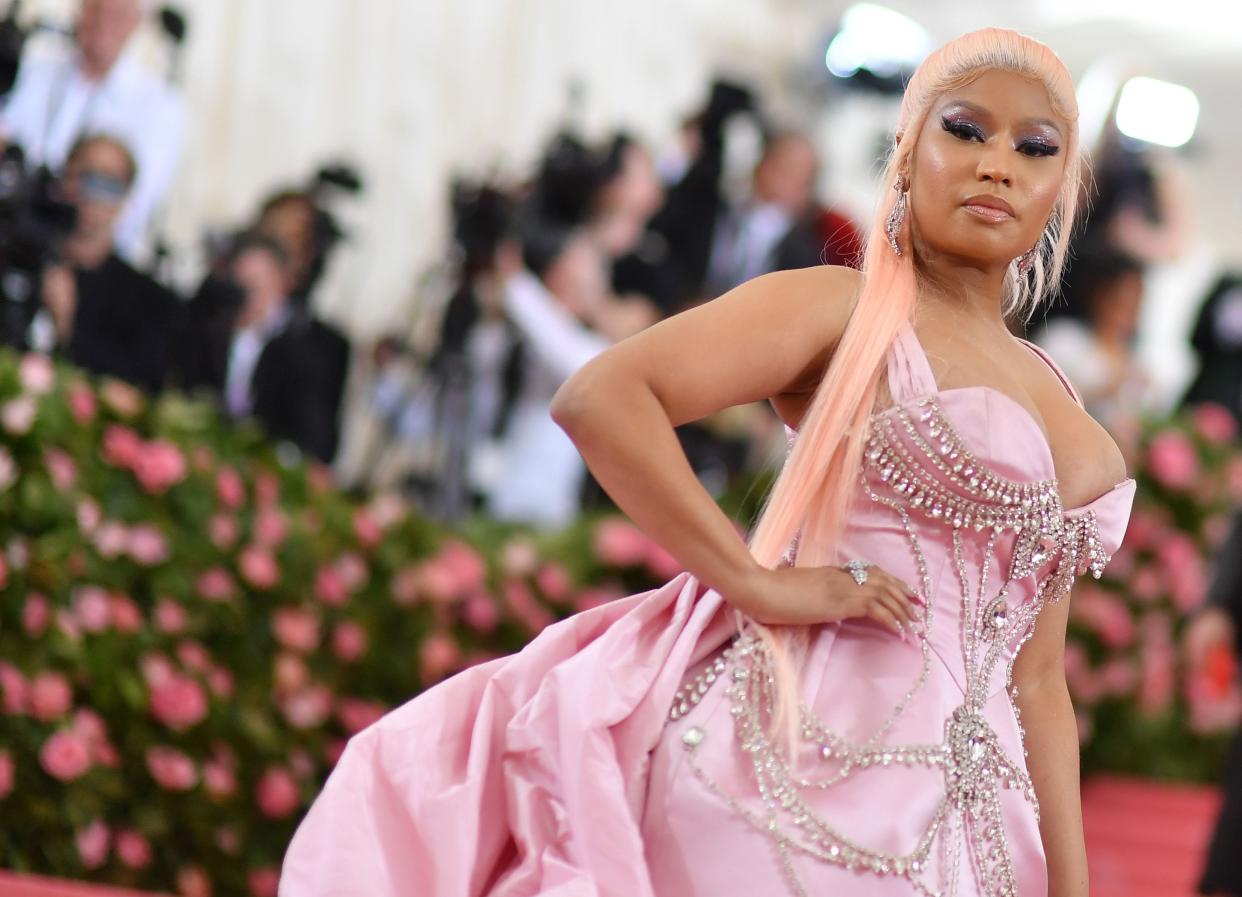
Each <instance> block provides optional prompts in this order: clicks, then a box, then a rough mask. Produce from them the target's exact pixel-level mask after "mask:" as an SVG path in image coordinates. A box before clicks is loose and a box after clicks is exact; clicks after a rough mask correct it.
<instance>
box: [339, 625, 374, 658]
mask: <svg viewBox="0 0 1242 897" xmlns="http://www.w3.org/2000/svg"><path fill="white" fill-rule="evenodd" d="M367 643H368V639H367V631H366V630H365V629H363V628H362V627H361V626H359V625H358V624H357V623H355V622H353V621H352V620H343V621H341V622H340V623H337V624H336V628H334V629H333V630H332V653H333V654H335V655H336V657H337V659H338V660H340V661H341V662H342V663H353V662H354V661H356V660H358V658H360V657H362V655H363V654H365V653H366V650H367Z"/></svg>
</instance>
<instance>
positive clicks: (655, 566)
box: [647, 541, 684, 579]
mask: <svg viewBox="0 0 1242 897" xmlns="http://www.w3.org/2000/svg"><path fill="white" fill-rule="evenodd" d="M647 569H648V570H650V571H651V573H652V575H653V576H655V577H656V578H657V579H672V578H673V577H675V576H677V575H679V574H680V573H681V572H682V571H683V569H684V568H683V567H682V565H681V563H679V562H678V560H677V558H675V557H673V556H672V555H671V554H669V552H668V550H667V549H666V548H665V547H664V546H663V545H661V544H659V543H658V542H655V541H652V542H651V543H650V545H649V546H648V548H647Z"/></svg>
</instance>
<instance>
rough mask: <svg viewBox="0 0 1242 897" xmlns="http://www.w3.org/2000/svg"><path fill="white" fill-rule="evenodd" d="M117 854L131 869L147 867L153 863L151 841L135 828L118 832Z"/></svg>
mask: <svg viewBox="0 0 1242 897" xmlns="http://www.w3.org/2000/svg"><path fill="white" fill-rule="evenodd" d="M116 855H117V857H118V858H119V859H120V861H121V862H122V863H124V864H125V865H126V866H128V867H129V868H131V869H145V868H146V867H147V866H149V865H151V842H150V841H148V840H147V839H146V838H144V837H143V836H142V835H140V834H138V832H136V831H134V830H133V829H122V830H120V831H118V832H117V833H116Z"/></svg>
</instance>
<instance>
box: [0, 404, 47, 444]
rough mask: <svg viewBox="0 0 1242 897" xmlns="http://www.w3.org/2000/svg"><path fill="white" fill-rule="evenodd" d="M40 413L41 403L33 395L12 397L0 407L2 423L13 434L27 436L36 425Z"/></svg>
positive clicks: (0, 420) (0, 423)
mask: <svg viewBox="0 0 1242 897" xmlns="http://www.w3.org/2000/svg"><path fill="white" fill-rule="evenodd" d="M38 414H39V403H38V402H36V401H35V399H34V397H33V396H20V397H18V398H16V399H10V400H9V401H7V402H5V403H4V405H3V406H2V407H0V425H3V426H4V429H5V432H7V433H8V434H9V435H11V436H25V435H26V434H27V433H29V432H30V428H31V427H33V426H34V422H35V417H37V416H38Z"/></svg>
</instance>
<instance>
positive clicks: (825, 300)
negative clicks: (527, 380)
mask: <svg viewBox="0 0 1242 897" xmlns="http://www.w3.org/2000/svg"><path fill="white" fill-rule="evenodd" d="M861 282H862V275H861V274H859V272H857V271H855V270H853V269H851V268H843V267H838V266H831V265H820V266H816V267H812V268H800V269H796V270H791V271H779V272H775V273H773V274H765V275H763V276H761V277H756V278H754V279H753V280H750V281H747V282H746V283H744V284H741V285H740V286H738V287H736V288H734V289H732V290H730V291H729V292H727V293H725V294H724V295H722V296H720V297H718V298H716V299H713V300H711V301H709V302H704V303H703V304H701V305H697V306H695V307H693V308H691V309H688V310H686V311H683V312H681V313H680V314H677V315H674V316H672V317H671V318H668V319H666V320H664V321H661V322H660V323H658V324H656V325H654V326H652V327H649V328H648V329H646V330H644V331H642V332H641V333H638V334H635V335H634V336H632V337H630V338H628V339H626V340H623V341H621V342H620V343H618V344H617V345H615V346H613V347H612V348H611V349H609V350H608V351H606V352H604V353H603V354H602V355H600V356H598V357H597V358H596V359H594V360H593V361H592V362H590V363H589V364H588V365H587V366H586V367H585V368H583V370H582V371H580V372H579V373H578V374H576V375H575V376H574V378H573V379H575V380H577V381H578V383H577V384H575V385H576V386H577V387H579V388H584V387H586V386H591V385H594V386H595V387H596V388H597V389H602V388H606V387H608V386H609V384H611V383H615V382H622V381H626V382H638V381H641V382H642V383H643V384H644V385H646V386H647V387H648V388H650V389H651V391H652V392H653V393H655V395H656V396H657V397H658V398H659V400H660V402H661V404H662V405H663V406H664V408H665V410H666V411H667V412H668V414H669V418H670V419H671V420H672V421H673V423H674V424H680V423H685V422H687V421H691V420H698V419H700V418H702V417H705V416H707V415H708V414H711V413H712V412H714V411H718V410H720V409H722V408H727V407H730V406H733V405H742V404H746V403H749V402H756V401H762V400H765V399H769V398H771V397H772V396H776V395H780V394H782V393H785V392H788V391H790V390H791V389H797V388H798V384H799V383H801V382H802V381H804V380H806V379H807V378H808V377H809V376H810V375H811V374H812V373H815V372H822V370H823V367H824V365H825V364H826V362H827V359H828V358H829V357H830V355H831V352H832V351H833V349H834V348H835V346H836V344H837V342H838V340H839V339H840V337H841V334H842V333H843V332H844V330H845V325H846V322H847V321H848V320H849V316H850V313H851V311H852V310H853V307H854V301H855V299H856V298H857V295H858V292H859V289H860V286H861Z"/></svg>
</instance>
